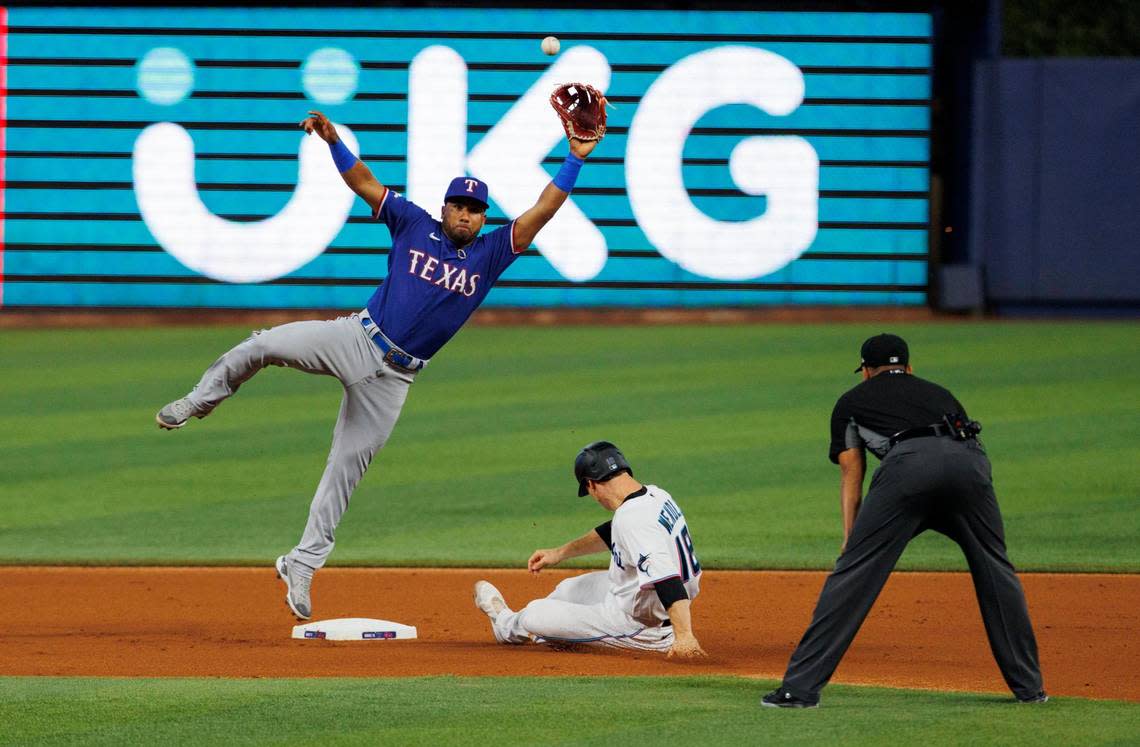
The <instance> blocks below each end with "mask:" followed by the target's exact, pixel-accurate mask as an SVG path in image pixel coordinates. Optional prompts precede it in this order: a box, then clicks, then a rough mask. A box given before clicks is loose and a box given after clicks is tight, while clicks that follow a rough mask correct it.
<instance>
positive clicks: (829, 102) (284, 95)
mask: <svg viewBox="0 0 1140 747" xmlns="http://www.w3.org/2000/svg"><path fill="white" fill-rule="evenodd" d="M5 92H6V93H7V94H8V96H10V97H11V96H64V97H73V96H89V97H91V98H138V97H139V94H138V91H136V90H135V89H133V88H121V89H99V88H9V89H6V91H5V89H0V93H5ZM190 98H192V99H281V100H289V101H296V100H302V99H305V100H307V99H308V96H307V95H306V94H304V93H301V92H300V91H197V90H196V91H193V92H192V93H191V94H190ZM641 98H642V97H641V96H609V97H607V99H608V100H609V101H611V102H613V103H615V104H637V103H639V102H640V101H641ZM352 99H353V100H354V101H407V99H408V94H406V93H398V92H359V93H356V94H354V95H353V96H352ZM467 100H468V101H480V102H504V103H511V102H515V101H518V100H519V96H518V94H513V93H471V94H468V96H467ZM800 105H801V106H910V107H914V106H919V107H921V106H930V105H931V100H930V99H852V98H806V99H804V100H803V103H801V104H800Z"/></svg>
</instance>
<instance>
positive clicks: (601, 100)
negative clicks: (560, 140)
mask: <svg viewBox="0 0 1140 747" xmlns="http://www.w3.org/2000/svg"><path fill="white" fill-rule="evenodd" d="M606 103H607V102H606V97H605V96H603V95H602V92H601V91H599V90H598V89H597V88H594V87H593V86H592V85H590V84H589V83H563V84H561V85H559V86H558V87H557V88H555V89H554V93H552V94H550V105H551V106H553V107H554V111H556V112H558V116H559V118H561V120H562V127H563V128H565V130H566V135H567V137H572V138H577V139H578V140H601V139H602V138H603V137H605V136H606Z"/></svg>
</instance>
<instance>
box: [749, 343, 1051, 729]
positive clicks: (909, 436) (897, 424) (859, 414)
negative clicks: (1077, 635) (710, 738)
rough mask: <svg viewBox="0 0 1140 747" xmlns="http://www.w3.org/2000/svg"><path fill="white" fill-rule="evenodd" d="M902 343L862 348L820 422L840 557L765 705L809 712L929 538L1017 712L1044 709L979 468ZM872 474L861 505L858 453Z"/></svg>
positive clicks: (963, 434) (973, 450)
mask: <svg viewBox="0 0 1140 747" xmlns="http://www.w3.org/2000/svg"><path fill="white" fill-rule="evenodd" d="M909 358H910V352H909V350H908V348H907V344H906V342H904V341H903V339H902V338H900V337H898V336H896V335H891V334H881V335H876V336H874V337H871V338H869V339H868V340H867V341H866V342H864V343H863V348H862V362H861V363H860V365H859V368H857V369H855V370H856V371H857V372H862V375H863V383H861V384H859V385H858V386H856V387H855V388H853V389H851V390H850V391H848V392H847V393H846V394H844V395H843V396H842V397H840V398H839V401H838V402H836V404H835V408H834V410H833V411H832V413H831V449H830V457H831V461H832V462H835V463H836V464H838V465H839V468H840V488H839V494H840V503H841V505H842V508H843V548H842V550H841V552H840V556H839V560H838V561H837V562H836V564H835V569H834V570H833V571H832V572H831V575H830V576H828V578H827V581H826V582H825V583H824V585H823V590H822V591H821V592H820V595H819V601H818V602H817V603H816V607H815V613H814V615H813V616H812V621H811V625H809V626H808V629H807V632H805V633H804V636H803V638H802V639H801V640H800V643H799V645H798V646H797V647H796V650H795V652H794V653H793V654H792V658H791V661H789V662H788V668H787V671H786V672H785V674H784V680H783V683H782V684H781V686H780V687H779V688H778V689H776V690H774V691H773V692H771V693H768V694H767V695H765V696H764V698H763V699H762V701H761V703H762V705H765V706H771V707H782V708H814V707H816V706H817V705H819V693H820V690H822V689H823V687H824V686H825V685H826V684H827V682H828V680H830V679H831V675H832V674H833V673H834V672H835V668H836V667H837V666H839V662H840V660H841V659H842V658H843V654H844V653H846V651H847V647H848V646H850V645H851V641H852V640H853V639H854V638H855V634H856V633H857V632H858V631H859V627H860V626H861V625H862V624H863V620H864V619H865V618H866V616H867V613H868V612H870V610H871V606H872V605H873V604H874V603H875V599H876V597H878V595H879V592H880V591H881V590H882V588H883V584H885V583H886V581H887V577H888V576H889V575H890V573H891V571H892V570H893V569H894V567H895V563H896V562H898V559H899V556H900V555H902V552H903V549H904V548H905V547H906V546H907V543H908V542H910V540H911V539H912V538H913V537H915V536H917V535H918V534H921V533H922V532H924V531H926V530H927V529H933V530H935V531H936V532H941V533H942V534H945V535H946V536H947V537H949V538H950V539H952V540H954V541H955V542H956V543H958V545H959V546H960V547H961V548H962V552H963V553H965V555H966V561H967V562H968V563H969V566H970V576H971V577H972V578H973V581H974V590H975V592H976V594H977V597H978V606H979V607H980V608H981V611H982V620H983V622H984V623H985V628H986V636H987V637H988V638H989V642H990V650H991V651H993V655H994V658H995V659H996V660H997V663H998V666H999V667H1000V668H1001V672H1002V676H1003V677H1004V678H1005V682H1006V684H1007V685H1008V686H1009V689H1010V690H1012V691H1013V694H1014V695H1015V696H1016V698H1017V700H1018V701H1020V702H1022V703H1043V702H1045V701H1046V700H1048V696H1046V694H1045V691H1044V690H1043V689H1042V686H1041V670H1040V668H1039V667H1038V664H1037V641H1036V639H1035V638H1034V635H1033V626H1032V625H1031V624H1030V621H1029V610H1028V607H1027V606H1026V603H1025V593H1024V592H1023V591H1022V588H1021V583H1020V582H1019V581H1018V579H1017V574H1016V573H1015V572H1014V569H1013V565H1012V564H1011V563H1010V562H1009V558H1008V556H1007V555H1006V550H1005V532H1004V529H1003V527H1002V519H1001V511H1000V510H999V509H998V504H997V498H996V496H995V495H994V488H993V481H992V477H991V475H990V462H989V459H988V458H987V457H986V452H985V450H984V449H983V448H982V444H981V442H980V441H979V440H978V432H979V431H981V425H980V424H978V423H977V422H975V421H972V420H970V419H969V418H968V417H967V415H966V411H965V409H964V408H963V407H962V405H961V404H960V403H959V402H958V400H957V399H955V398H954V395H952V394H951V393H950V392H949V391H947V390H946V389H944V388H942V387H940V386H938V385H937V384H934V383H931V382H929V381H925V380H923V379H920V378H918V377H917V376H914V375H913V372H912V369H911V367H910V365H909ZM864 450H869V451H871V453H873V454H874V455H875V456H876V457H878V458H879V459H880V460H881V461H882V463H881V464H880V466H879V468H878V469H877V470H876V471H875V474H874V476H873V477H872V478H871V489H870V490H869V491H868V492H867V498H866V501H862V500H861V495H862V492H863V476H864V473H865V469H866V459H865V451H864Z"/></svg>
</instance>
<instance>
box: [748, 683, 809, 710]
mask: <svg viewBox="0 0 1140 747" xmlns="http://www.w3.org/2000/svg"><path fill="white" fill-rule="evenodd" d="M760 705H762V706H764V707H766V708H819V698H815V699H814V700H805V699H803V698H797V697H796V696H795V695H792V694H791V693H790V692H788V691H787V690H785V689H784V688H782V687H779V688H776V689H775V690H773V691H772V692H770V693H768V694H767V695H765V696H764V697H763V698H761V699H760Z"/></svg>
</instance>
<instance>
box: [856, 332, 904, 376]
mask: <svg viewBox="0 0 1140 747" xmlns="http://www.w3.org/2000/svg"><path fill="white" fill-rule="evenodd" d="M859 357H860V358H862V360H861V361H860V362H859V367H858V368H856V369H855V373H859V372H860V371H862V370H863V369H864V368H878V367H879V366H905V365H907V363H909V362H910V349H909V348H907V346H906V340H904V339H903V338H901V337H899V336H898V335H892V334H888V333H886V332H884V333H882V334H881V335H875V336H874V337H868V338H867V340H866V342H864V343H863V347H862V348H861V349H860V350H859Z"/></svg>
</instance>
